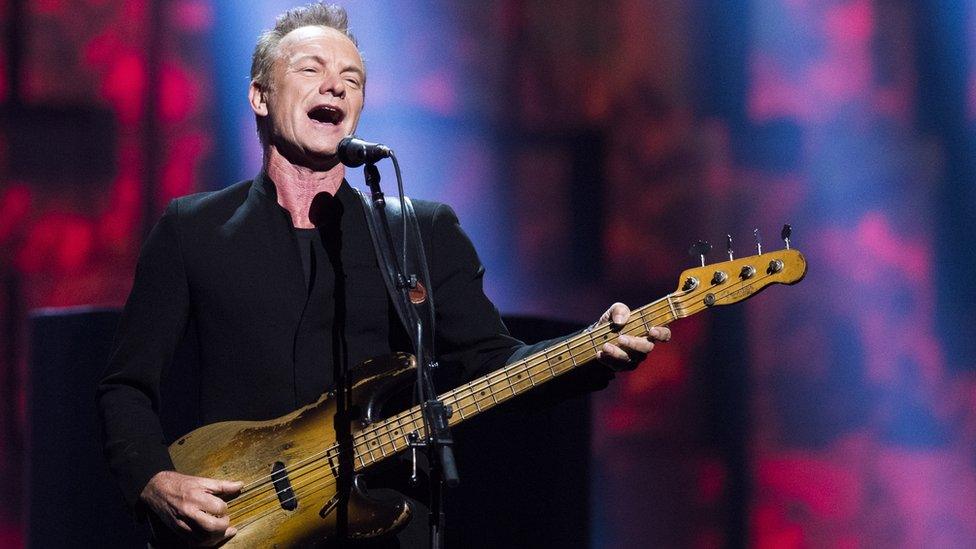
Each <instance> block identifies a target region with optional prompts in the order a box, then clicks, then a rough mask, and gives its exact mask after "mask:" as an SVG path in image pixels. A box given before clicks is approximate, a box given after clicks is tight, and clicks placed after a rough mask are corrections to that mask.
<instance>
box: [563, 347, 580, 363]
mask: <svg viewBox="0 0 976 549" xmlns="http://www.w3.org/2000/svg"><path fill="white" fill-rule="evenodd" d="M563 345H565V346H566V352H567V353H569V359H570V360H572V361H573V368H575V367H577V366H579V364H577V363H576V357H575V356H574V355H573V348H572V347H570V346H569V342H568V341H567V342H566V343H564V344H563Z"/></svg>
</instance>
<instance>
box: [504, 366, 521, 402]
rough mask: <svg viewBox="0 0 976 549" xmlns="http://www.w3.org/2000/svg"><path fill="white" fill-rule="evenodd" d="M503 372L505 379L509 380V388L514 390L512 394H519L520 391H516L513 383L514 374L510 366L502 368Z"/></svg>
mask: <svg viewBox="0 0 976 549" xmlns="http://www.w3.org/2000/svg"><path fill="white" fill-rule="evenodd" d="M502 373H504V374H505V381H507V382H508V390H509V391H512V396H515V395H517V394H518V393H517V392H515V387H514V386H513V385H512V374H511V372H509V370H508V368H502Z"/></svg>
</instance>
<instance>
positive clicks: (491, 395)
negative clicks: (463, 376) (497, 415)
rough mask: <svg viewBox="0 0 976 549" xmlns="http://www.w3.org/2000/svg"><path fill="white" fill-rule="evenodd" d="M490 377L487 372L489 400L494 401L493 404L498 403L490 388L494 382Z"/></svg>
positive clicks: (493, 391)
mask: <svg viewBox="0 0 976 549" xmlns="http://www.w3.org/2000/svg"><path fill="white" fill-rule="evenodd" d="M491 377H492V374H489V375H488V396H490V397H491V401H492V402H493V403H494V405H497V404H498V399H497V398H495V390H494V389H493V388H492V385H493V383H494V382H493V381H491Z"/></svg>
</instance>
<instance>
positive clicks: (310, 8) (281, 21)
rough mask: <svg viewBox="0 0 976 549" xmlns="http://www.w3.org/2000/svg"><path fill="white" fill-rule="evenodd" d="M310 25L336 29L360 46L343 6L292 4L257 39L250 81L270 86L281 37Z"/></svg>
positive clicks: (260, 85) (265, 87)
mask: <svg viewBox="0 0 976 549" xmlns="http://www.w3.org/2000/svg"><path fill="white" fill-rule="evenodd" d="M308 26H319V27H328V28H330V29H335V30H337V31H339V32H341V33H342V34H344V35H346V37H347V38H349V40H351V41H352V43H353V44H354V45H355V46H356V49H359V42H357V41H356V37H355V36H353V35H352V33H351V32H349V16H348V15H347V14H346V9H345V8H343V7H342V6H337V5H335V4H323V3H322V2H315V3H312V4H308V5H305V6H301V7H298V8H292V9H290V10H288V11H286V12H285V13H282V14H281V15H279V16H278V19H277V20H276V21H275V26H274V28H272V29H268V30H266V31H264V32H263V33H261V36H260V37H258V43H257V44H255V45H254V55H253V56H251V82H253V83H254V84H256V85H257V86H258V87H259V88H261V89H269V87H270V86H271V83H272V82H271V68H272V66H273V65H274V61H275V56H276V51H277V49H278V44H280V43H281V39H282V38H284V37H285V35H286V34H288V33H289V32H291V31H293V30H295V29H297V28H301V27H308Z"/></svg>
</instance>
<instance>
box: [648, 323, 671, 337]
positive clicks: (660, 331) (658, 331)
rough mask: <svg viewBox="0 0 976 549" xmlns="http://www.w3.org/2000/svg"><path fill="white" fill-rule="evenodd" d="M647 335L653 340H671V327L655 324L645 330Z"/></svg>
mask: <svg viewBox="0 0 976 549" xmlns="http://www.w3.org/2000/svg"><path fill="white" fill-rule="evenodd" d="M647 336H648V337H649V338H651V339H653V340H655V341H671V329H670V328H665V327H664V326H655V327H653V328H651V329H650V330H648V331H647Z"/></svg>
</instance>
